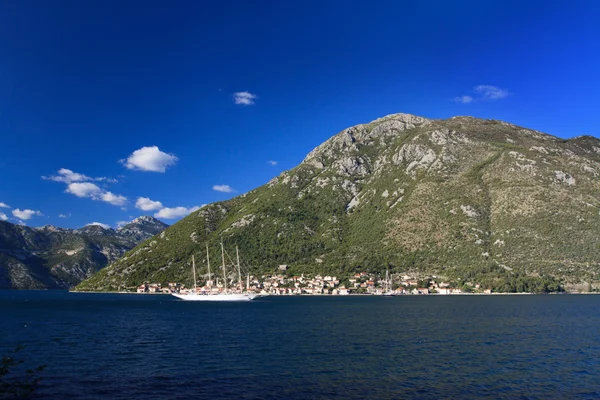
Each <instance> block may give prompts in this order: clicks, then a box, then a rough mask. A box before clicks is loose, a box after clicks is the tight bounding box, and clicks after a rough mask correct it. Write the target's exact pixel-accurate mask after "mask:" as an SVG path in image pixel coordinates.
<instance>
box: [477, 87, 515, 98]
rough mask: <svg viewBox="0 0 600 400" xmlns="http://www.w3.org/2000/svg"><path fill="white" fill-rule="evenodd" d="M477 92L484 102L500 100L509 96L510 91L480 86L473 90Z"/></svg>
mask: <svg viewBox="0 0 600 400" xmlns="http://www.w3.org/2000/svg"><path fill="white" fill-rule="evenodd" d="M473 90H475V92H477V93H479V95H480V96H481V99H482V100H499V99H503V98H505V97H506V96H508V95H509V94H510V93H508V90H506V89H500V88H497V87H496V86H489V85H478V86H475V87H474V88H473Z"/></svg>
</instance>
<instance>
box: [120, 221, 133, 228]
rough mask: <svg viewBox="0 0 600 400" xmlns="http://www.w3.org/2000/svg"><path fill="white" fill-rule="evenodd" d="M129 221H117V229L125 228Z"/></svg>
mask: <svg viewBox="0 0 600 400" xmlns="http://www.w3.org/2000/svg"><path fill="white" fill-rule="evenodd" d="M129 222H130V221H117V228H120V227H122V226H125V225H127V224H128V223H129Z"/></svg>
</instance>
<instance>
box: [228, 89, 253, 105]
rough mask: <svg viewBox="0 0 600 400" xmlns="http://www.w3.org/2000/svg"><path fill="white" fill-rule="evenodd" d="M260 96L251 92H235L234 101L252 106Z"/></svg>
mask: <svg viewBox="0 0 600 400" xmlns="http://www.w3.org/2000/svg"><path fill="white" fill-rule="evenodd" d="M257 98H258V97H257V96H256V95H255V94H252V93H250V92H235V93H234V94H233V101H234V102H235V104H242V105H244V106H251V105H252V104H254V100H256V99H257Z"/></svg>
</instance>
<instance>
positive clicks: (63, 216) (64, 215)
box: [58, 213, 71, 218]
mask: <svg viewBox="0 0 600 400" xmlns="http://www.w3.org/2000/svg"><path fill="white" fill-rule="evenodd" d="M70 217H71V213H68V214H58V218H70Z"/></svg>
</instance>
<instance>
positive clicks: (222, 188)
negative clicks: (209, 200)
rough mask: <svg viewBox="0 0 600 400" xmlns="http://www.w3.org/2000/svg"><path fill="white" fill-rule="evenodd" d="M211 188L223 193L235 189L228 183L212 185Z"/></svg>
mask: <svg viewBox="0 0 600 400" xmlns="http://www.w3.org/2000/svg"><path fill="white" fill-rule="evenodd" d="M213 190H216V191H217V192H223V193H233V192H235V190H234V189H233V188H232V187H231V186H229V185H214V186H213Z"/></svg>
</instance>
